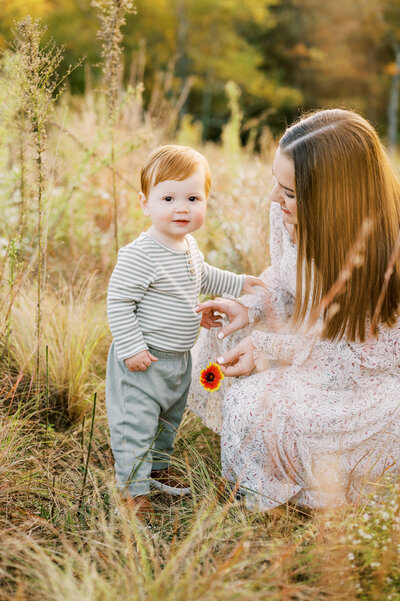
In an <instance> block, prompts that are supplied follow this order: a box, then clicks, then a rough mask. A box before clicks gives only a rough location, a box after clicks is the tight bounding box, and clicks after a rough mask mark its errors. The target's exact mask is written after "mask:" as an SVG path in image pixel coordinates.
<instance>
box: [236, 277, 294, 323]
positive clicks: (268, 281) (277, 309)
mask: <svg viewBox="0 0 400 601" xmlns="http://www.w3.org/2000/svg"><path fill="white" fill-rule="evenodd" d="M259 277H260V279H261V280H262V281H263V282H264V284H265V285H266V287H267V288H261V287H257V288H256V289H255V290H256V292H255V293H254V294H246V295H245V296H241V297H240V298H238V299H237V300H238V302H239V303H241V304H242V305H244V306H245V307H248V309H249V323H250V324H252V325H260V326H261V327H262V326H263V325H266V324H268V323H269V322H271V321H272V322H274V323H276V322H285V321H287V320H288V319H289V318H290V316H291V314H292V311H293V305H294V297H293V296H292V295H291V293H290V292H289V291H288V290H285V288H284V287H283V286H281V285H280V283H279V281H278V279H277V278H276V276H275V274H274V270H273V268H272V267H268V269H266V270H265V271H264V272H263V273H262V274H261V275H260V276H259Z"/></svg>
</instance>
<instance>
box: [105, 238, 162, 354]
mask: <svg viewBox="0 0 400 601" xmlns="http://www.w3.org/2000/svg"><path fill="white" fill-rule="evenodd" d="M155 277H156V270H155V267H154V265H153V263H152V261H151V260H150V259H149V257H148V256H147V255H146V253H145V252H143V251H142V250H141V249H139V248H137V247H136V246H135V245H128V246H125V247H124V248H122V249H121V250H120V251H119V253H118V261H117V264H116V266H115V268H114V271H113V274H112V276H111V279H110V283H109V286H108V295H107V312H108V320H109V324H110V329H111V333H112V335H113V339H114V344H115V349H116V351H117V356H118V359H119V360H120V361H124V360H125V359H129V358H131V357H133V356H135V355H137V354H138V353H140V352H142V351H147V348H148V347H147V344H146V341H145V340H144V338H143V334H142V332H141V330H140V327H139V322H138V320H137V317H136V307H137V304H138V303H139V302H140V301H141V299H142V298H143V295H144V294H145V293H146V291H147V290H148V288H149V286H150V284H151V283H152V282H153V281H154V279H155Z"/></svg>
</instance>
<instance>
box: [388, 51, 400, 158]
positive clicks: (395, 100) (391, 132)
mask: <svg viewBox="0 0 400 601" xmlns="http://www.w3.org/2000/svg"><path fill="white" fill-rule="evenodd" d="M393 50H394V55H395V62H396V70H395V72H394V74H393V76H392V83H391V88H390V99H389V110H388V145H389V151H390V152H394V151H395V149H396V147H397V130H398V121H399V84H400V45H399V44H398V43H397V42H393Z"/></svg>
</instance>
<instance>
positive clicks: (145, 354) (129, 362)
mask: <svg viewBox="0 0 400 601" xmlns="http://www.w3.org/2000/svg"><path fill="white" fill-rule="evenodd" d="M152 361H158V359H157V357H155V356H154V355H152V354H151V353H150V351H141V352H140V353H137V355H133V357H129V358H128V359H125V365H126V367H127V368H128V369H129V371H146V369H147V368H148V367H150V365H151V362H152Z"/></svg>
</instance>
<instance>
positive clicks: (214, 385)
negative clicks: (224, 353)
mask: <svg viewBox="0 0 400 601" xmlns="http://www.w3.org/2000/svg"><path fill="white" fill-rule="evenodd" d="M223 379H224V374H223V373H222V370H221V368H220V366H219V365H218V364H217V363H209V364H208V365H207V367H206V369H203V370H202V371H201V372H200V384H201V385H202V386H203V387H204V388H205V389H206V390H208V391H209V392H214V391H215V390H218V388H219V387H220V386H221V382H222V380H223Z"/></svg>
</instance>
